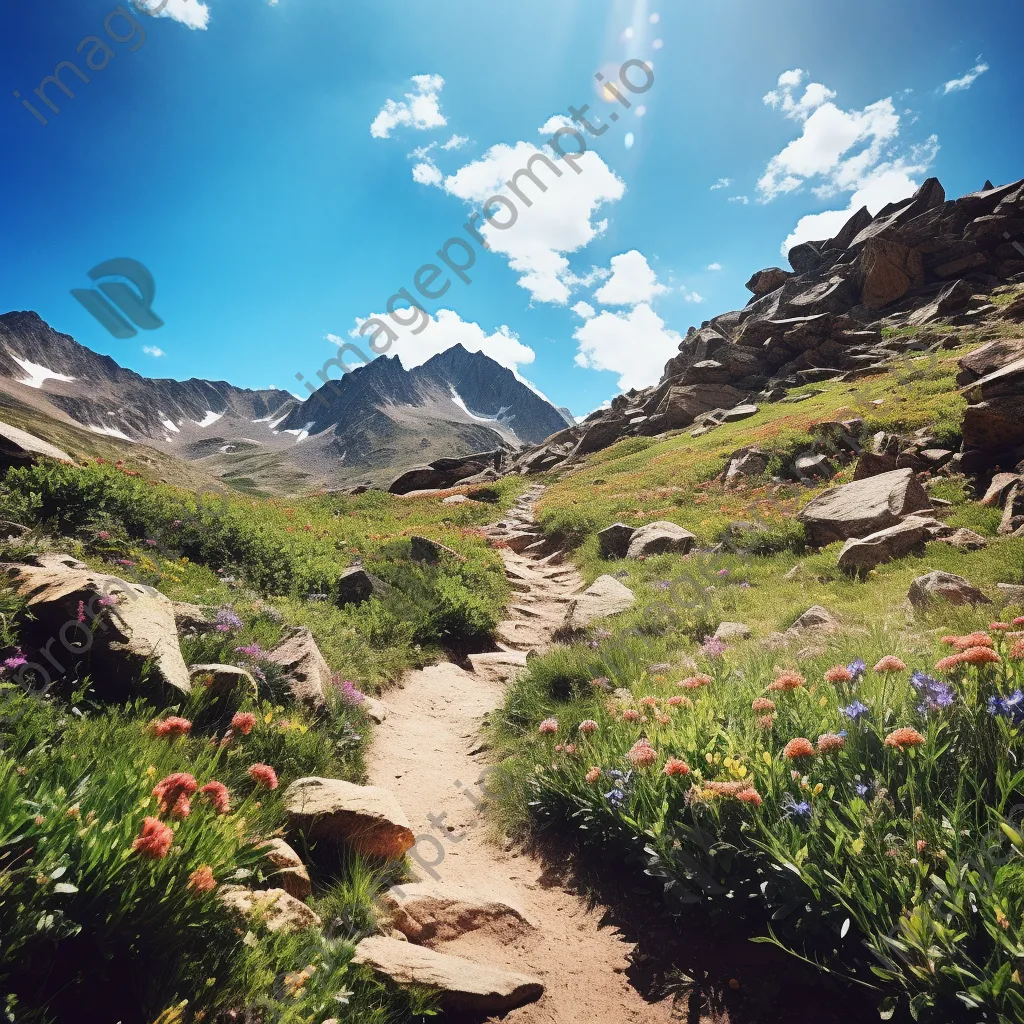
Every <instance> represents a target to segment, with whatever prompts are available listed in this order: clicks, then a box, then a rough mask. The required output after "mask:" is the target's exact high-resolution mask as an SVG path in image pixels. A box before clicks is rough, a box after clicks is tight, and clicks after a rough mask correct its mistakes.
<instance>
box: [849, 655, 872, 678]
mask: <svg viewBox="0 0 1024 1024" xmlns="http://www.w3.org/2000/svg"><path fill="white" fill-rule="evenodd" d="M867 670H868V667H867V665H865V664H864V661H863V659H861V658H854V659H853V661H851V662H850V664H849V665H847V666H846V671H847V672H849V673H850V682H851V683H859V682H860V681H861V679H863V678H864V675H865V674H866V673H867Z"/></svg>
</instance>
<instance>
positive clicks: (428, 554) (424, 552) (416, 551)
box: [371, 536, 466, 578]
mask: <svg viewBox="0 0 1024 1024" xmlns="http://www.w3.org/2000/svg"><path fill="white" fill-rule="evenodd" d="M409 540H410V545H411V546H410V549H409V557H410V558H411V559H412V560H413V561H414V562H426V563H427V564H428V565H437V564H438V562H440V561H441V559H442V558H443V557H444V556H446V555H447V556H448V557H450V558H454V559H455V560H456V561H459V562H464V561H465V560H466V559H465V558H464V557H463V556H462V555H460V554H459V553H458V551H454V550H453V549H452V548H450V547H448V545H447V544H442V543H441V542H440V541H436V540H431V539H430V538H429V537H419V536H413V537H410V538H409ZM371 578H372V577H371Z"/></svg>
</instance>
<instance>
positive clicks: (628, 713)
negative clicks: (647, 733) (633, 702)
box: [622, 708, 640, 722]
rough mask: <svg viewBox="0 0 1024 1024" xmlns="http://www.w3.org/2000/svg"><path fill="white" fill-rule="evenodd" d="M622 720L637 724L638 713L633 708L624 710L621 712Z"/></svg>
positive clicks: (638, 719)
mask: <svg viewBox="0 0 1024 1024" xmlns="http://www.w3.org/2000/svg"><path fill="white" fill-rule="evenodd" d="M622 720H623V721H624V722H639V721H640V712H639V711H637V710H636V709H635V708H626V710H625V711H623V712H622Z"/></svg>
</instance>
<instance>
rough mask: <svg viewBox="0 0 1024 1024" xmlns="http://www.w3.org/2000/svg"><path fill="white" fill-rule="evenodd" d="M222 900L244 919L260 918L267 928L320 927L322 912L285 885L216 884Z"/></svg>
mask: <svg viewBox="0 0 1024 1024" xmlns="http://www.w3.org/2000/svg"><path fill="white" fill-rule="evenodd" d="M217 895H218V896H219V897H220V901H221V903H223V904H224V906H225V907H227V908H228V910H230V911H232V912H233V913H234V914H235V915H236V916H237V917H239V918H241V919H242V920H244V921H252V922H257V921H258V922H259V923H260V924H261V925H262V926H263V927H264V928H266V930H267V931H268V932H282V933H285V934H287V933H289V932H300V931H305V929H307V928H319V927H320V926H321V924H322V922H321V920H320V917H319V915H318V914H317V913H316V912H315V911H313V910H311V909H310V908H309V907H307V906H306V904H305V903H303V902H302V901H301V900H297V899H296V898H295V897H294V896H290V895H289V894H288V893H287V892H285V891H284V889H260V890H258V891H253V890H252V889H246V888H244V887H243V886H241V885H221V886H219V887H218V888H217Z"/></svg>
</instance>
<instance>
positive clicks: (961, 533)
mask: <svg viewBox="0 0 1024 1024" xmlns="http://www.w3.org/2000/svg"><path fill="white" fill-rule="evenodd" d="M938 539H939V540H940V541H942V543H943V544H952V545H953V547H955V548H961V549H963V550H964V551H980V550H981V549H982V548H985V547H988V541H987V540H986V539H985V538H984V537H983V536H982V535H981V534H980V533H975V532H974V531H973V530H968V529H966V528H965V529H960V530H954V531H953V533H951V534H949V536H947V537H939V538H938Z"/></svg>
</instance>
